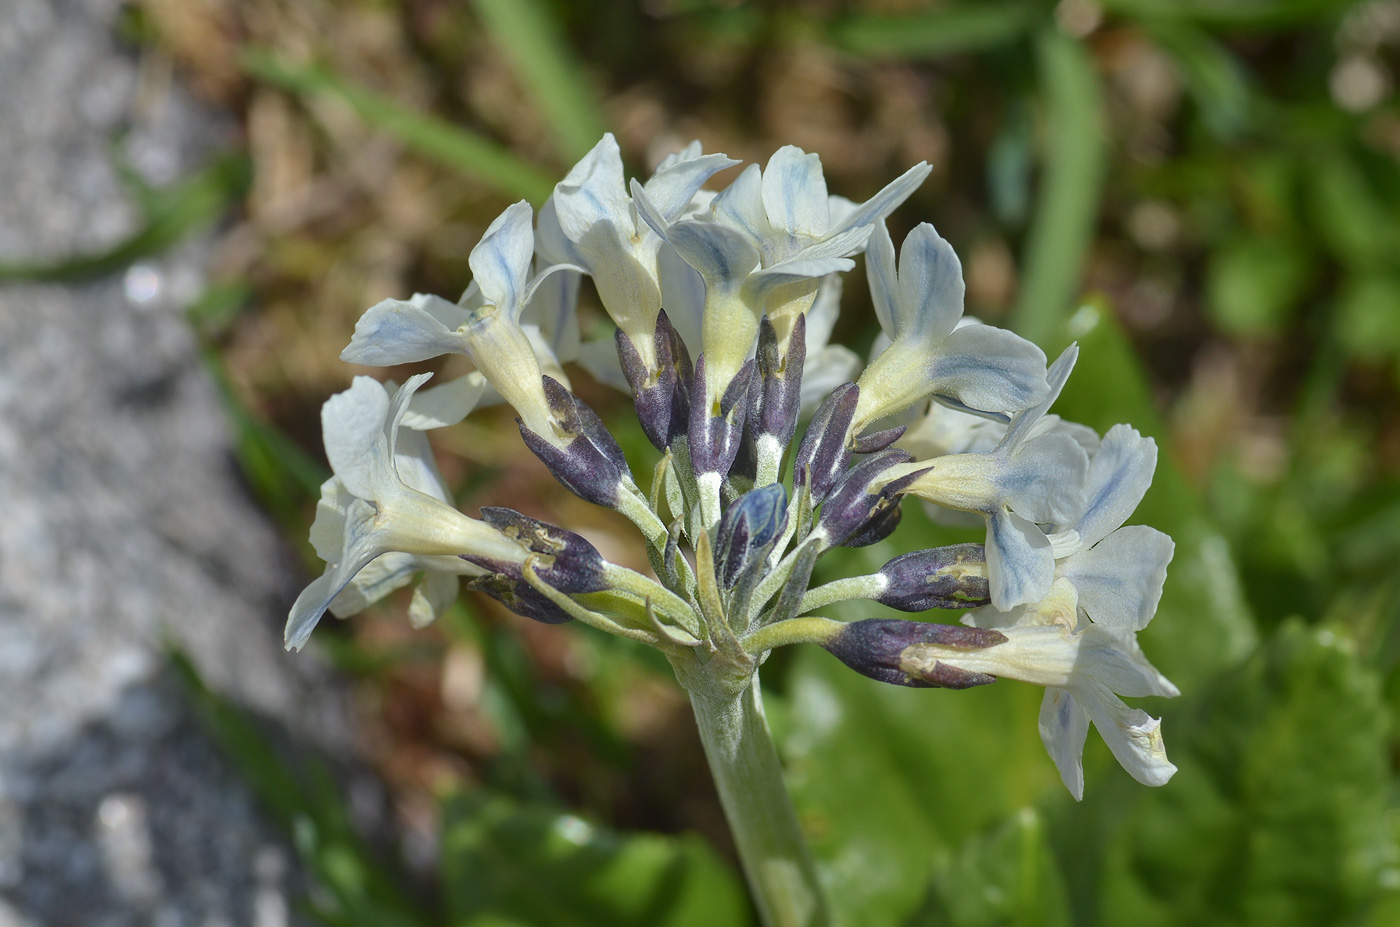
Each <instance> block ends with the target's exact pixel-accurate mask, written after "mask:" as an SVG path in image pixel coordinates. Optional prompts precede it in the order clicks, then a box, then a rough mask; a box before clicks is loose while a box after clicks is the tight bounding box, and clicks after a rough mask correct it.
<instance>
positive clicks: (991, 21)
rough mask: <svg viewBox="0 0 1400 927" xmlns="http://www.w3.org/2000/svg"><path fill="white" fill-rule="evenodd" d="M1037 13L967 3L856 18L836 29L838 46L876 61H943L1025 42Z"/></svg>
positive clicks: (1022, 8)
mask: <svg viewBox="0 0 1400 927" xmlns="http://www.w3.org/2000/svg"><path fill="white" fill-rule="evenodd" d="M1035 13H1036V11H1035V9H1034V8H1033V7H1032V6H1031V5H1030V4H1027V3H994V4H985V5H973V4H964V5H961V6H954V7H943V8H939V9H934V10H928V11H926V12H921V13H915V14H910V15H905V16H873V15H869V16H850V17H847V18H844V19H840V20H837V21H836V22H835V23H833V24H832V27H831V31H830V33H829V36H830V40H831V42H832V44H834V45H836V46H837V47H838V48H841V49H843V50H844V51H848V52H851V53H852V54H855V55H860V56H862V57H870V58H941V57H943V56H944V55H953V54H957V53H959V52H973V51H983V50H985V49H988V48H994V47H996V46H999V45H1005V44H1007V43H1008V42H1011V41H1014V40H1015V39H1017V38H1019V37H1020V36H1021V35H1022V34H1023V33H1024V32H1025V31H1026V29H1027V28H1028V27H1029V26H1030V24H1031V21H1032V18H1033V16H1034V15H1035Z"/></svg>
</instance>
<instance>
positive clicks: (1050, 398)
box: [954, 326, 1079, 450]
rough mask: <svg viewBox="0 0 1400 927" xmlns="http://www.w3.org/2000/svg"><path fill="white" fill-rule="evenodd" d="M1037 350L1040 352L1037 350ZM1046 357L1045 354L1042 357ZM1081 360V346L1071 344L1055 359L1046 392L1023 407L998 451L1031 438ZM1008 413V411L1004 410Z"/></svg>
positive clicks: (1050, 370) (957, 332)
mask: <svg viewBox="0 0 1400 927" xmlns="http://www.w3.org/2000/svg"><path fill="white" fill-rule="evenodd" d="M975 327H976V326H968V327H967V329H961V328H960V329H958V330H957V331H956V332H954V335H956V336H959V337H967V336H963V335H962V332H963V331H965V330H971V329H973V328H975ZM1036 350H1037V351H1038V350H1040V349H1039V348H1036ZM1041 356H1042V357H1043V356H1044V355H1043V354H1042V355H1041ZM1078 359H1079V345H1078V344H1077V343H1076V344H1071V345H1070V346H1069V347H1067V348H1065V349H1064V350H1063V351H1061V352H1060V356H1059V357H1057V358H1055V363H1053V364H1051V365H1050V369H1049V370H1048V371H1046V374H1045V390H1044V391H1043V392H1041V393H1040V394H1039V397H1038V398H1037V399H1036V400H1035V405H1032V406H1029V407H1027V406H1021V407H1020V408H1021V409H1022V410H1024V411H1020V412H1019V413H1018V414H1017V415H1016V416H1015V417H1014V418H1013V419H1012V420H1011V425H1010V427H1008V428H1007V429H1006V435H1005V436H1004V437H1003V438H1002V439H1001V444H1000V445H999V447H998V450H1001V449H1009V448H1014V447H1015V446H1016V445H1018V444H1020V443H1021V442H1023V441H1025V440H1026V439H1027V438H1029V437H1030V436H1031V432H1032V431H1033V430H1034V429H1035V428H1036V426H1038V425H1039V424H1040V421H1041V419H1043V418H1044V417H1045V413H1046V412H1048V411H1050V407H1051V406H1052V405H1054V403H1055V400H1056V399H1058V398H1059V396H1060V390H1062V389H1064V386H1065V382H1066V381H1067V380H1069V374H1070V371H1071V370H1073V369H1074V362H1075V361H1076V360H1078ZM1003 411H1007V410H1003Z"/></svg>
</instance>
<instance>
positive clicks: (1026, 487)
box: [886, 345, 1089, 611]
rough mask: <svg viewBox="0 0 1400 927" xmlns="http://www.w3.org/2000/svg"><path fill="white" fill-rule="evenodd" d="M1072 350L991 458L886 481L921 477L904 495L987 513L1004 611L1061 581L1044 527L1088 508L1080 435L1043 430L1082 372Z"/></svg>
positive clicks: (927, 467)
mask: <svg viewBox="0 0 1400 927" xmlns="http://www.w3.org/2000/svg"><path fill="white" fill-rule="evenodd" d="M1078 351H1079V349H1078V348H1077V347H1076V346H1074V345H1071V346H1070V347H1069V348H1068V349H1066V350H1065V352H1064V353H1063V354H1061V355H1060V357H1059V359H1058V360H1056V361H1055V363H1054V365H1052V366H1051V368H1050V372H1049V378H1048V379H1049V387H1050V391H1049V393H1047V394H1046V395H1045V397H1044V398H1043V399H1042V400H1041V401H1040V403H1039V404H1037V405H1035V406H1033V407H1031V408H1030V409H1027V410H1025V411H1024V412H1021V413H1019V414H1018V415H1016V416H1015V417H1014V418H1013V419H1012V421H1011V425H1010V427H1008V428H1007V430H1006V434H1005V435H1004V436H1003V437H1002V439H1001V442H1000V443H999V444H998V445H997V446H996V447H995V448H993V449H992V450H991V451H990V452H987V453H963V454H949V455H947V456H944V457H937V458H934V459H932V460H929V461H921V462H915V463H910V464H906V465H904V466H902V467H894V468H891V470H889V471H888V472H887V474H886V481H887V482H888V481H889V480H892V479H896V478H898V477H901V476H905V475H907V474H910V473H915V472H921V473H922V475H920V476H919V477H918V479H916V480H915V481H914V482H913V483H912V484H910V485H909V486H908V487H907V488H906V489H905V490H904V491H905V492H906V493H909V494H913V495H917V496H920V497H922V498H924V499H927V500H928V501H930V502H934V503H936V504H938V505H940V506H944V507H946V508H950V509H956V510H959V511H963V512H975V513H977V514H979V515H981V516H982V517H983V519H984V521H985V522H986V524H987V544H986V551H987V578H988V582H989V584H990V587H991V597H992V604H993V605H994V606H995V607H996V608H998V609H1000V610H1002V611H1006V610H1008V609H1011V608H1014V607H1015V606H1017V605H1024V604H1026V603H1028V602H1035V601H1038V600H1039V599H1041V598H1042V597H1043V596H1044V595H1045V594H1046V592H1048V591H1049V589H1050V584H1051V583H1052V582H1053V581H1054V578H1055V553H1054V548H1053V546H1052V544H1051V541H1050V538H1049V537H1047V532H1046V531H1045V530H1044V529H1043V528H1042V527H1041V526H1042V525H1045V526H1052V525H1062V524H1067V523H1070V522H1071V521H1073V520H1074V519H1075V518H1076V517H1077V516H1078V515H1079V514H1080V512H1081V511H1082V509H1083V507H1084V480H1085V476H1086V474H1087V472H1088V469H1089V458H1088V455H1087V454H1086V453H1085V452H1084V449H1083V447H1081V446H1080V444H1079V442H1077V441H1076V440H1075V439H1074V438H1073V437H1072V436H1070V435H1068V434H1065V433H1062V432H1055V431H1051V432H1048V433H1037V429H1038V426H1040V424H1041V421H1042V419H1043V417H1044V415H1045V412H1046V410H1047V409H1048V408H1049V407H1050V404H1051V403H1052V402H1054V400H1055V398H1056V397H1057V396H1058V395H1059V393H1060V389H1061V388H1062V387H1063V386H1064V383H1065V380H1067V379H1068V378H1069V373H1070V370H1071V369H1072V368H1073V367H1074V361H1075V358H1076V357H1077V356H1078Z"/></svg>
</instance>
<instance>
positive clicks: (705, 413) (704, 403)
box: [689, 354, 754, 476]
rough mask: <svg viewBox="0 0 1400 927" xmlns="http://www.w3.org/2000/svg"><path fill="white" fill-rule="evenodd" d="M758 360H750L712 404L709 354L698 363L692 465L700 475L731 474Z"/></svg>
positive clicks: (693, 399) (692, 403)
mask: <svg viewBox="0 0 1400 927" xmlns="http://www.w3.org/2000/svg"><path fill="white" fill-rule="evenodd" d="M753 371H754V362H753V360H752V359H750V360H748V361H746V362H745V363H744V365H743V366H742V367H740V368H739V372H738V373H737V374H735V376H734V379H733V380H732V381H730V383H729V385H728V386H727V387H726V388H725V390H724V395H722V396H721V397H720V399H719V408H718V409H713V408H711V406H710V401H709V397H708V395H707V392H706V386H705V355H703V354H702V355H700V358H699V359H698V360H697V361H696V362H695V386H694V389H693V392H692V394H691V399H690V433H689V440H690V465H691V468H692V469H693V470H694V472H695V475H696V476H700V475H702V474H705V473H721V474H723V473H728V472H729V468H730V466H731V465H732V464H733V463H734V458H735V456H736V455H738V453H739V443H740V441H741V439H742V438H743V435H744V421H745V419H746V418H747V413H748V405H749V404H748V395H749V389H750V388H751V387H752V385H753V379H754V375H753Z"/></svg>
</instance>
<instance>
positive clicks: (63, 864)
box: [0, 0, 349, 927]
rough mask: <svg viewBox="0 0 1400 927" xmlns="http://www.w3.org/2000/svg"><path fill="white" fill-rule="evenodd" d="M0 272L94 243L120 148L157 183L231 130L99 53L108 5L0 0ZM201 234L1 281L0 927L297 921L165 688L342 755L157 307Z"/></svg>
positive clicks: (242, 498) (271, 833)
mask: <svg viewBox="0 0 1400 927" xmlns="http://www.w3.org/2000/svg"><path fill="white" fill-rule="evenodd" d="M0 9H2V10H3V11H2V12H0V87H4V88H5V92H4V93H3V94H0V191H4V192H3V193H0V197H2V198H3V209H0V263H14V262H18V261H52V260H56V259H59V258H63V257H67V256H70V255H72V254H75V253H79V254H81V253H91V252H94V251H98V250H101V249H103V248H108V247H111V245H112V244H113V243H114V242H117V241H119V240H121V239H122V238H123V237H124V236H126V235H129V234H130V233H131V231H132V230H133V228H134V227H135V224H136V223H137V222H138V221H139V216H138V213H137V211H136V209H135V208H134V207H133V204H132V202H131V200H130V199H129V197H128V196H127V195H126V193H125V192H124V187H123V184H122V183H121V181H120V179H119V173H118V171H117V169H116V167H115V166H114V152H119V153H120V156H121V158H123V159H124V160H125V162H126V163H127V164H129V165H130V166H131V167H132V168H133V169H134V170H136V171H137V172H138V173H140V174H141V175H142V176H143V177H145V178H146V179H147V180H148V181H149V182H151V183H153V184H157V185H159V184H163V183H168V182H170V181H171V180H173V179H175V178H176V177H179V176H181V175H183V174H185V173H187V172H188V171H190V170H191V169H193V168H195V167H197V166H198V165H199V164H200V163H201V161H202V160H204V159H205V158H207V157H208V156H209V154H210V152H211V150H214V149H216V148H217V147H218V146H219V145H220V144H227V143H229V142H230V141H231V138H230V135H229V127H228V125H227V124H226V123H225V122H222V121H221V120H220V119H219V118H218V116H217V115H216V114H211V113H209V112H207V111H204V110H202V109H201V108H200V107H199V106H198V105H196V104H195V103H194V102H192V101H191V100H190V99H189V98H188V97H187V96H185V95H184V94H182V93H181V92H180V90H179V88H178V86H164V87H161V86H156V87H154V88H153V87H152V86H151V83H152V82H151V81H149V80H145V79H143V78H144V77H145V76H148V75H144V74H143V72H142V71H141V65H140V62H139V61H138V57H137V55H136V53H135V52H134V51H133V50H132V49H128V48H124V47H123V46H122V45H121V44H120V43H119V42H118V41H117V39H116V38H115V24H116V20H117V17H118V15H119V13H120V4H119V3H118V2H117V0H3V2H0ZM208 250H209V243H208V240H207V239H206V240H204V241H196V242H192V243H187V244H185V245H182V246H181V247H180V248H179V249H178V250H177V251H176V252H174V253H171V254H167V255H163V256H160V257H158V258H156V259H154V260H151V261H149V262H148V263H143V264H140V265H137V266H135V267H131V268H128V269H126V270H125V271H124V272H118V273H115V274H113V275H111V276H108V277H102V278H95V279H89V280H85V281H76V282H64V283H61V284H52V285H49V284H45V285H37V284H22V285H21V284H9V285H3V286H0V502H3V505H4V507H5V508H4V517H3V518H0V692H3V693H4V694H3V697H0V927H17V925H27V927H32V925H68V924H72V925H82V927H104V925H127V924H131V925H135V924H143V925H145V924H151V925H161V927H163V925H171V927H174V925H181V924H190V925H196V924H197V925H256V927H276V925H281V924H286V923H289V922H291V923H295V922H296V921H297V917H296V916H295V914H294V913H293V912H292V902H291V901H290V900H289V899H290V898H291V897H292V896H294V895H295V894H296V893H297V892H299V891H301V889H300V888H297V883H298V880H299V876H298V874H297V871H296V865H295V857H294V855H293V853H292V851H291V850H290V848H289V847H288V845H287V844H286V842H285V841H284V840H283V838H282V836H281V835H280V834H279V833H278V832H277V831H276V830H274V829H273V828H271V827H270V826H269V825H268V824H267V823H266V822H265V821H263V820H262V819H261V817H260V816H259V814H258V812H257V810H256V807H255V804H254V801H253V799H252V796H251V794H250V792H249V790H248V788H247V787H246V786H245V785H244V784H243V782H242V781H241V780H240V779H239V778H238V776H237V775H236V774H235V773H234V771H233V770H232V768H231V767H230V766H229V764H228V763H227V762H225V761H224V759H223V758H222V757H221V756H220V755H219V753H218V751H217V750H216V749H215V748H214V747H213V746H212V745H211V744H210V743H209V742H208V741H207V740H206V739H205V738H204V736H203V735H202V734H201V732H200V728H199V727H198V725H197V724H196V722H195V719H194V718H193V716H192V712H191V710H190V708H189V707H188V706H187V705H185V704H184V703H183V699H182V690H181V689H180V688H179V687H178V686H177V685H175V684H173V683H172V681H171V680H170V678H169V672H168V670H167V666H168V663H167V657H166V653H167V652H168V646H169V643H171V642H173V643H174V644H176V645H178V646H179V647H180V648H181V649H183V650H184V651H185V652H187V653H188V654H190V656H191V658H192V659H193V660H194V662H195V664H196V665H197V666H198V668H199V670H200V672H201V674H202V675H203V677H204V678H205V680H206V682H207V683H208V684H209V685H210V686H211V687H213V688H215V689H218V690H220V691H222V692H224V693H227V694H229V695H230V696H232V697H234V698H235V699H236V700H238V701H240V702H241V703H243V704H244V705H246V706H248V707H249V708H250V709H251V710H253V711H255V712H256V713H258V714H259V715H262V716H264V717H267V718H270V719H272V720H273V721H274V723H275V724H277V725H280V726H282V727H285V728H286V729H287V730H288V731H289V732H291V733H292V734H293V735H294V736H296V737H298V738H301V739H307V738H310V739H312V740H314V741H315V742H316V743H318V744H320V745H321V746H322V747H324V748H326V749H328V750H330V751H332V752H336V751H344V750H345V748H346V745H347V744H348V743H349V737H348V735H347V733H346V724H345V722H344V715H343V712H342V711H341V710H340V705H339V702H338V700H337V698H336V697H335V695H334V694H331V693H330V692H329V690H328V686H327V685H326V682H325V674H324V673H323V672H320V671H318V669H317V667H316V665H315V662H314V659H309V658H308V657H307V656H301V657H297V658H292V657H290V656H288V655H286V654H284V653H283V651H282V648H281V646H280V640H279V634H280V623H281V620H282V616H283V615H284V614H285V610H286V606H287V603H288V602H289V601H290V599H291V597H292V595H293V594H294V593H295V588H294V586H295V582H296V580H295V577H294V576H293V575H291V574H292V568H291V566H290V565H289V564H290V558H289V557H288V556H287V551H286V550H285V549H284V547H283V545H282V544H281V542H280V541H279V539H278V538H277V536H276V534H275V533H274V532H273V531H272V529H271V528H270V526H269V525H268V524H267V523H266V521H265V519H264V518H263V517H262V515H261V514H260V513H259V512H258V511H257V508H256V506H255V504H254V503H253V502H252V501H251V500H250V499H249V497H248V495H247V493H246V492H245V490H244V489H243V487H242V485H241V483H240V479H239V476H238V473H237V468H236V466H235V464H234V462H233V460H232V457H231V455H230V451H229V437H228V434H227V429H226V425H225V422H224V419H223V416H222V413H221V410H220V406H219V401H218V397H217V394H216V392H215V390H214V388H213V386H212V385H211V383H210V382H209V380H208V378H207V376H206V375H205V372H204V370H203V369H202V367H201V363H200V361H199V358H198V353H197V349H196V344H195V342H194V340H193V337H192V335H191V333H190V331H189V330H188V328H187V327H186V324H185V322H184V320H183V318H182V316H181V314H180V311H181V309H182V308H183V306H184V305H186V304H187V303H188V301H189V300H190V298H192V297H193V296H194V295H196V294H197V293H198V291H199V289H200V288H201V286H202V279H201V266H202V261H203V258H204V256H205V255H206V254H207V252H208Z"/></svg>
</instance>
